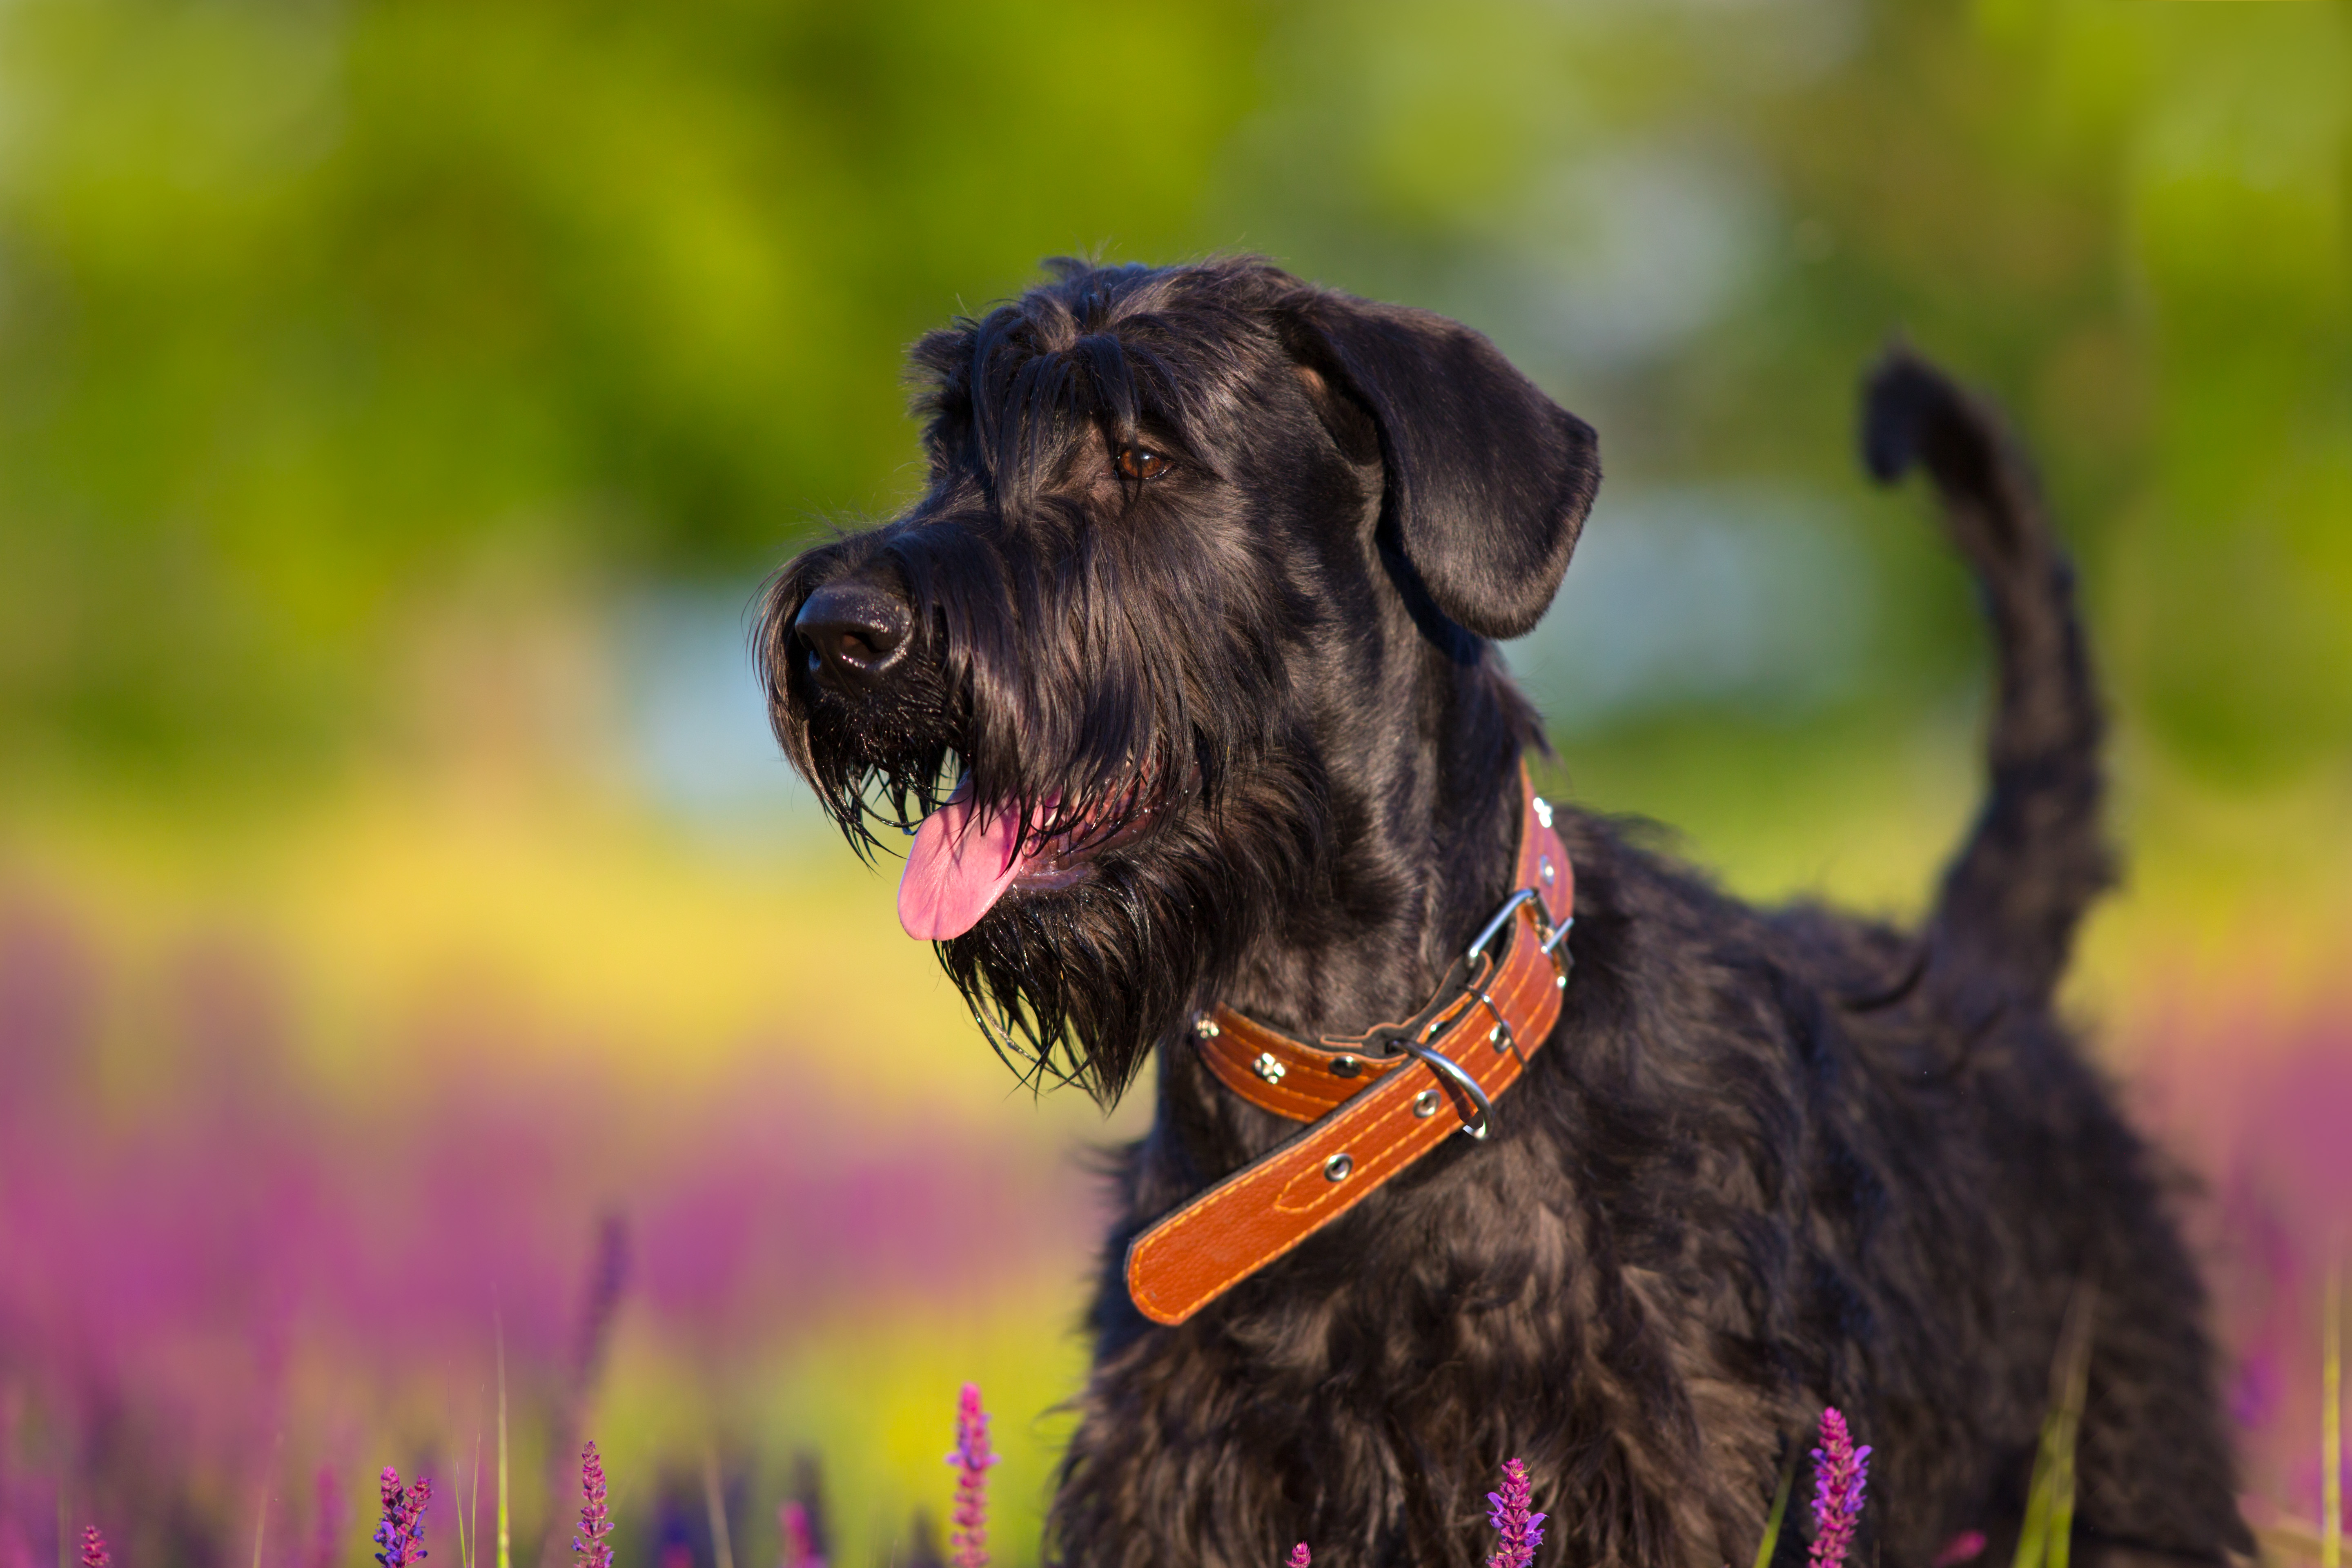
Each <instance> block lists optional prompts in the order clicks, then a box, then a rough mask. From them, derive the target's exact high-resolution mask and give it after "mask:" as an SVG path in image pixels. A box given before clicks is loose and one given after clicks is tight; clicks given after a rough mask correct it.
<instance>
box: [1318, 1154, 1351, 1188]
mask: <svg viewBox="0 0 2352 1568" xmlns="http://www.w3.org/2000/svg"><path fill="white" fill-rule="evenodd" d="M1355 1168H1356V1162H1355V1161H1354V1160H1352V1159H1350V1158H1349V1156H1347V1155H1345V1154H1334V1155H1332V1156H1331V1157H1330V1158H1329V1159H1328V1160H1326V1161H1324V1162H1323V1179H1324V1180H1325V1181H1327V1182H1344V1181H1346V1180H1347V1179H1348V1174H1349V1172H1351V1171H1353V1170H1354V1169H1355Z"/></svg>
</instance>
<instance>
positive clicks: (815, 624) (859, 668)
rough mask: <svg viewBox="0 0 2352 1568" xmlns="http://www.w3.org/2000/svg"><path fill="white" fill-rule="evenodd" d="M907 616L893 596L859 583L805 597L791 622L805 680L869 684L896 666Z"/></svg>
mask: <svg viewBox="0 0 2352 1568" xmlns="http://www.w3.org/2000/svg"><path fill="white" fill-rule="evenodd" d="M912 619H913V617H912V616H910V615H909V614H908V609H907V606H906V605H905V603H904V602H903V601H901V600H900V599H899V598H898V595H894V594H889V593H886V592H885V591H883V590H882V589H880V588H877V587H874V586H872V585H870V584H864V583H834V584H828V585H826V586H824V587H823V588H819V589H818V590H817V591H816V592H815V593H814V594H811V595H809V596H808V602H807V603H806V604H804V605H802V606H801V613H800V615H799V616H798V617H796V618H795V619H794V620H793V636H795V637H798V638H799V639H800V642H801V646H802V647H803V648H805V649H806V650H807V652H806V655H805V657H806V658H807V659H808V668H809V673H810V674H811V675H814V676H815V677H816V678H817V679H819V680H822V681H824V682H825V683H826V684H828V685H831V686H835V687H838V688H842V689H856V688H862V687H866V686H870V685H872V684H873V683H874V682H875V681H876V680H877V679H880V678H881V677H882V676H883V675H884V674H885V673H887V671H888V670H889V668H890V667H891V666H892V665H894V664H897V663H898V656H899V655H900V654H901V653H902V652H904V651H905V649H906V647H907V632H908V627H909V625H910V624H911V622H912Z"/></svg>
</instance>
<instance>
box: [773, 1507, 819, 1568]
mask: <svg viewBox="0 0 2352 1568" xmlns="http://www.w3.org/2000/svg"><path fill="white" fill-rule="evenodd" d="M776 1527H777V1528H778V1529H779V1530H780V1531H782V1533H783V1537H784V1560H783V1564H782V1568H824V1558H822V1557H820V1556H818V1555H817V1553H816V1527H815V1526H814V1524H812V1523H811V1522H810V1521H809V1510H808V1504H806V1503H804V1502H802V1501H800V1500H798V1499H794V1500H792V1501H790V1502H787V1503H784V1504H783V1505H782V1506H781V1507H779V1508H778V1509H777V1510H776Z"/></svg>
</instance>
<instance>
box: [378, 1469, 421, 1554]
mask: <svg viewBox="0 0 2352 1568" xmlns="http://www.w3.org/2000/svg"><path fill="white" fill-rule="evenodd" d="M432 1500H433V1483H432V1482H431V1481H428V1480H426V1479H425V1478H424V1477H423V1476H419V1477H417V1478H416V1479H415V1481H414V1482H413V1483H411V1484H410V1485H408V1486H405V1487H404V1486H402V1485H401V1484H400V1472H399V1471H398V1470H395V1469H394V1468H392V1467H391V1466H390V1465H386V1466H385V1467H384V1468H383V1523H381V1524H379V1525H377V1526H376V1527H375V1544H376V1553H375V1560H376V1561H377V1562H378V1563H383V1568H408V1565H409V1564H410V1563H416V1562H421V1561H423V1559H424V1558H425V1504H427V1503H429V1502H431V1501H432Z"/></svg>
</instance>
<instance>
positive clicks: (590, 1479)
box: [572, 1443, 613, 1568]
mask: <svg viewBox="0 0 2352 1568" xmlns="http://www.w3.org/2000/svg"><path fill="white" fill-rule="evenodd" d="M572 1551H574V1552H578V1553H579V1554H580V1568H613V1515H612V1513H611V1511H610V1510H607V1509H606V1508H605V1507H604V1459H603V1458H602V1457H600V1456H599V1455H598V1454H597V1452H596V1445H595V1444H593V1443H590V1444H589V1445H588V1446H587V1447H583V1448H582V1449H581V1450H580V1533H579V1534H577V1535H575V1536H573V1537H572Z"/></svg>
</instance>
